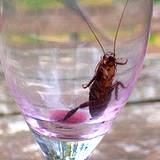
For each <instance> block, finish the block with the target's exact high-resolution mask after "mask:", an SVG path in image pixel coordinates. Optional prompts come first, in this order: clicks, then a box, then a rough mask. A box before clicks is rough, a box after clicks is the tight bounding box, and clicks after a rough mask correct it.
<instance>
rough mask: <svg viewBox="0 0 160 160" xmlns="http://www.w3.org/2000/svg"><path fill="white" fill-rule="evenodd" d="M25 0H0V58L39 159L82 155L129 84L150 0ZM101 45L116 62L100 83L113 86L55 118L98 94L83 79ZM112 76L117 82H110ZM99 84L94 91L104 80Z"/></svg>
mask: <svg viewBox="0 0 160 160" xmlns="http://www.w3.org/2000/svg"><path fill="white" fill-rule="evenodd" d="M29 1H30V0H29ZM29 1H28V0H21V1H18V0H16V1H13V0H10V1H8V0H1V12H0V13H1V18H0V21H1V22H2V25H1V26H0V27H1V28H0V29H1V43H0V52H1V57H0V58H1V63H2V67H3V71H4V73H5V77H6V82H7V84H8V86H9V88H10V91H11V93H12V95H13V97H14V99H15V101H16V103H17V104H18V106H19V108H20V110H21V113H22V114H23V116H24V118H25V120H26V122H27V124H28V126H29V128H30V129H31V131H32V133H33V135H34V137H35V139H36V141H37V142H38V144H39V145H40V147H41V150H42V153H43V154H44V158H45V159H46V160H85V159H87V158H89V157H90V154H91V152H92V151H93V150H94V148H95V147H96V145H97V144H98V143H99V142H100V140H101V139H102V137H103V135H104V134H105V133H107V132H108V131H109V130H110V128H111V126H112V122H113V120H114V119H115V118H116V117H117V116H118V115H119V112H120V111H121V109H122V107H123V106H124V105H125V103H126V102H127V100H128V97H129V96H130V94H131V92H132V90H133V87H134V86H135V83H136V81H137V78H138V75H139V73H140V70H141V69H142V65H143V61H144V57H145V53H146V48H147V41H148V36H149V30H150V23H151V15H152V5H153V1H152V0H134V1H132V0H128V4H127V5H126V0H122V1H119V0H114V1H110V0H106V1H104V0H99V1H97V0H92V1H89V0H86V1H83V0H63V1H56V0H48V1H43V0H41V1H36V0H35V1H34V2H32V3H29ZM125 5H126V8H124V7H125ZM142 8H143V9H142ZM123 11H124V14H122V13H123ZM121 18H122V19H121ZM86 22H88V24H87V23H86ZM118 24H119V27H118ZM92 30H93V31H92ZM117 31H118V32H117ZM94 33H95V34H96V35H94ZM116 33H118V34H117V38H116ZM95 38H97V39H98V40H97V41H99V44H98V43H97V41H96V40H95ZM114 42H116V43H114ZM114 44H115V47H114ZM101 45H102V46H101ZM103 52H105V53H109V55H107V56H108V57H110V56H111V55H112V56H111V57H112V58H114V60H112V62H113V61H114V63H113V64H114V65H115V64H116V63H117V64H116V66H113V65H111V64H110V62H111V60H110V61H109V62H105V63H106V64H107V66H111V67H110V69H111V70H112V67H114V70H112V72H111V74H110V72H109V71H107V73H105V75H107V76H108V77H109V76H111V77H112V78H111V79H112V81H111V82H110V81H109V78H108V79H106V81H107V83H106V84H107V85H108V84H109V86H110V87H111V88H113V90H112V91H109V90H107V91H108V93H106V92H104V93H105V94H106V95H107V98H108V100H107V103H105V104H104V107H103V108H102V109H101V112H100V111H98V107H100V106H99V103H98V105H97V106H96V105H95V106H94V107H95V108H94V109H93V110H92V111H91V109H92V106H93V105H90V106H89V105H88V106H86V107H84V108H79V109H78V110H76V112H75V113H74V114H73V115H72V116H70V117H69V118H66V120H64V121H62V120H63V119H64V117H65V116H66V115H67V113H68V112H69V111H70V110H72V111H73V109H75V108H76V107H78V106H80V105H81V104H83V103H84V102H88V101H89V102H90V97H92V99H94V98H93V97H95V96H97V97H98V95H95V94H96V93H97V92H96V93H95V92H93V90H92V89H93V87H92V86H90V88H86V89H84V88H83V87H82V85H83V84H86V83H87V82H89V81H90V80H91V79H92V78H93V76H94V75H95V73H96V71H97V70H95V68H96V66H97V64H98V63H99V61H100V60H101V57H102V56H103ZM110 52H112V54H111V53H110ZM114 53H115V57H114ZM118 58H123V59H122V60H121V59H118ZM125 60H127V62H126V64H124V65H119V64H118V63H124V62H125ZM113 73H114V74H113ZM112 74H113V76H112ZM101 76H102V74H100V76H98V78H100V79H101V78H102V77H101ZM96 78H97V77H96ZM98 78H97V79H96V80H97V81H98ZM103 80H104V79H103ZM103 82H104V81H103ZM116 82H121V84H120V85H118V86H117V87H116V85H115V86H114V84H116ZM92 84H93V83H92ZM104 84H105V83H104ZM122 84H123V85H124V87H123V86H122ZM100 85H101V86H100ZM100 85H98V87H100V90H101V89H102V88H103V87H104V88H105V87H106V88H107V87H108V86H103V83H100ZM98 87H97V88H96V87H95V88H96V89H97V90H98ZM111 88H110V89H111ZM116 90H117V91H118V92H116ZM98 93H102V92H100V91H99V92H98ZM116 95H117V96H116ZM116 97H117V98H116ZM89 104H90V103H89ZM94 112H95V113H96V114H95V116H92V114H94ZM97 113H98V114H97ZM99 113H100V114H99Z"/></svg>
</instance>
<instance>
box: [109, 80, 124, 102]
mask: <svg viewBox="0 0 160 160" xmlns="http://www.w3.org/2000/svg"><path fill="white" fill-rule="evenodd" d="M119 86H121V87H122V88H126V87H125V86H124V84H123V83H122V82H120V81H117V82H116V83H115V84H114V85H113V86H112V88H113V89H114V88H115V97H116V100H118V90H119Z"/></svg>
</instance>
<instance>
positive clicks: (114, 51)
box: [113, 0, 129, 57]
mask: <svg viewBox="0 0 160 160" xmlns="http://www.w3.org/2000/svg"><path fill="white" fill-rule="evenodd" d="M128 1H129V0H127V1H126V4H125V7H124V9H123V12H122V14H121V17H120V20H119V22H118V27H117V31H116V34H115V38H114V44H113V56H114V57H115V54H116V42H117V37H118V33H119V29H120V26H121V23H122V19H123V16H124V13H125V10H126V8H127V4H128Z"/></svg>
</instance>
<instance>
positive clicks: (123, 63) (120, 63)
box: [116, 59, 128, 65]
mask: <svg viewBox="0 0 160 160" xmlns="http://www.w3.org/2000/svg"><path fill="white" fill-rule="evenodd" d="M127 62H128V59H126V60H125V61H124V62H118V61H116V64H118V65H125V64H127Z"/></svg>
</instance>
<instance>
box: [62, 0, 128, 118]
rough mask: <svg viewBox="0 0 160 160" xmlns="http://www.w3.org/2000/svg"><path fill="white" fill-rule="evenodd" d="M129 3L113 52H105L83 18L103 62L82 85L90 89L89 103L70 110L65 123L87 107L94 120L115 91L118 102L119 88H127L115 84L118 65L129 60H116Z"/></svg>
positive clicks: (116, 34) (105, 106)
mask: <svg viewBox="0 0 160 160" xmlns="http://www.w3.org/2000/svg"><path fill="white" fill-rule="evenodd" d="M128 1H129V0H127V1H126V4H125V6H124V9H123V12H122V15H121V17H120V20H119V23H118V27H117V31H116V33H115V38H114V44H113V52H110V51H108V52H105V49H104V48H103V46H102V44H101V42H100V40H99V38H98V36H97V34H96V33H95V31H94V30H93V29H92V26H91V24H90V23H89V22H88V20H87V19H86V18H85V17H83V19H84V20H85V22H86V24H87V25H88V27H89V29H90V30H91V32H92V34H93V35H94V37H95V39H96V41H97V42H98V44H99V45H100V47H101V49H102V52H103V56H102V57H101V60H100V61H99V63H98V64H97V66H96V69H95V74H94V76H93V78H92V79H91V80H90V81H89V83H88V84H87V85H82V87H83V88H84V89H86V88H88V87H89V101H87V102H84V103H82V104H80V105H79V106H78V107H76V108H75V109H72V110H70V111H69V112H68V113H67V114H66V115H65V117H64V118H63V121H65V120H67V119H69V118H70V117H71V116H73V115H74V114H75V113H76V111H77V110H78V109H82V108H86V107H89V112H90V115H91V117H92V118H94V117H96V116H99V115H101V114H102V113H103V112H104V110H105V109H106V108H107V106H108V104H109V102H110V100H111V96H112V92H113V91H114V90H115V99H116V100H118V90H119V86H120V87H121V88H125V86H124V85H123V83H122V82H120V81H116V82H114V78H115V75H116V71H117V65H125V64H127V62H128V60H127V59H125V60H123V59H122V58H116V41H117V37H118V33H119V29H120V26H121V23H122V18H123V16H124V13H125V10H126V7H127V4H128Z"/></svg>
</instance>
